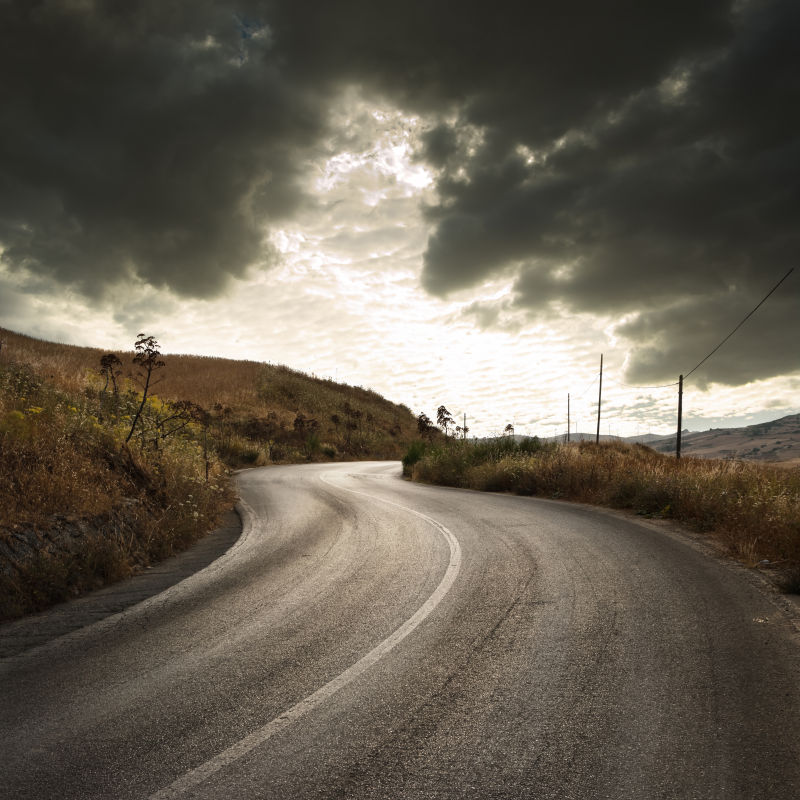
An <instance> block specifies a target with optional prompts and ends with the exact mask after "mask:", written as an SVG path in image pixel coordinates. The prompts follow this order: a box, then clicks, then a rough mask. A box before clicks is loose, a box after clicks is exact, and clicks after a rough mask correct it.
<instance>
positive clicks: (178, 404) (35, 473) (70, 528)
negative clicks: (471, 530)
mask: <svg viewBox="0 0 800 800" xmlns="http://www.w3.org/2000/svg"><path fill="white" fill-rule="evenodd" d="M0 341H2V349H0V619H5V618H10V617H14V616H18V615H19V614H23V613H27V612H29V611H33V610H38V609H41V608H45V607H47V606H48V605H50V604H52V603H54V602H58V601H60V600H63V599H66V598H68V597H71V596H74V595H76V594H80V593H81V592H83V591H86V590H87V589H91V588H94V587H97V586H100V585H103V584H104V583H107V582H111V581H113V580H117V579H119V578H122V577H125V576H126V575H129V574H131V573H132V572H134V571H136V570H138V569H140V568H142V567H143V566H146V565H149V564H150V563H152V562H154V561H156V560H158V559H160V558H163V557H165V556H167V555H170V554H171V553H173V552H176V551H178V550H180V549H182V548H184V547H186V546H187V545H188V544H189V543H191V542H192V541H194V540H195V539H196V538H198V537H199V536H201V535H202V534H203V533H205V532H206V531H208V530H209V529H211V528H213V526H214V525H215V524H216V521H217V519H218V518H219V515H220V513H221V512H222V511H224V510H225V509H226V508H229V507H230V506H231V505H232V503H233V500H234V496H233V492H232V489H231V484H230V468H232V467H239V466H243V465H248V464H255V465H261V464H269V463H277V462H284V463H285V462H293V461H311V460H316V461H324V460H333V459H355V458H397V457H399V456H400V454H401V453H402V452H403V451H404V450H405V449H406V448H407V445H408V443H409V442H410V441H411V440H412V438H413V437H414V435H415V434H416V420H415V418H414V416H413V415H412V414H411V411H410V410H409V409H407V408H405V407H403V406H398V405H395V404H393V403H390V402H389V401H387V400H385V399H384V398H382V397H380V396H379V395H377V394H376V393H374V392H371V391H368V390H365V389H361V388H357V387H350V386H341V385H337V384H335V383H333V382H332V381H326V380H319V379H316V378H313V377H310V376H308V375H303V374H302V373H298V372H295V371H293V370H291V369H288V368H286V367H280V366H271V365H265V364H257V363H255V362H248V361H232V360H228V359H221V358H202V357H198V356H170V355H163V356H161V355H160V354H159V353H154V354H151V355H152V359H151V360H150V366H151V367H152V373H151V375H150V378H151V381H150V384H149V386H148V391H147V392H146V393H145V392H144V386H145V383H146V380H145V378H146V374H147V370H146V369H144V367H146V364H145V363H143V362H142V361H141V359H140V362H139V363H138V364H137V363H135V362H134V355H135V354H134V352H118V353H113V354H109V353H107V352H105V351H103V350H98V349H93V348H86V347H74V346H69V345H61V344H54V343H52V342H45V341H40V340H37V339H33V338H31V337H28V336H23V335H20V334H16V333H13V332H11V331H7V330H3V329H0ZM103 363H105V368H103Z"/></svg>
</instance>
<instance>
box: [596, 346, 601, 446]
mask: <svg viewBox="0 0 800 800" xmlns="http://www.w3.org/2000/svg"><path fill="white" fill-rule="evenodd" d="M602 399H603V354H602V353H600V389H599V390H598V392H597V435H596V436H595V439H594V443H595V444H600V401H601V400H602Z"/></svg>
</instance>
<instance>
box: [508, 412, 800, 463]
mask: <svg viewBox="0 0 800 800" xmlns="http://www.w3.org/2000/svg"><path fill="white" fill-rule="evenodd" d="M516 438H517V439H521V438H524V437H521V436H518V437H516ZM565 438H566V437H565V435H564V434H562V435H559V436H548V437H546V438H545V439H543V441H546V442H563V441H564V440H565ZM675 439H676V436H675V434H671V435H669V436H664V435H663V434H657V433H646V434H643V435H641V436H606V435H603V434H601V435H600V441H601V442H609V441H617V442H628V443H629V444H634V443H637V442H638V443H639V444H646V445H647V446H648V447H652V448H653V449H654V450H656V451H658V452H659V453H674V452H675ZM594 440H595V434H594V433H572V434H570V441H572V442H582V441H590V442H593V441H594ZM681 453H682V454H684V455H687V456H698V457H700V458H743V459H747V460H751V461H769V462H772V463H781V464H783V463H788V464H795V463H796V464H800V414H791V415H789V416H787V417H782V418H781V419H776V420H773V421H772V422H759V423H757V424H755V425H748V426H747V427H744V428H712V429H711V430H708V431H694V432H691V431H688V430H686V431H684V432H683V435H682V437H681Z"/></svg>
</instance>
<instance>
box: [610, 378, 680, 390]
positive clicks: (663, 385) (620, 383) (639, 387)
mask: <svg viewBox="0 0 800 800" xmlns="http://www.w3.org/2000/svg"><path fill="white" fill-rule="evenodd" d="M611 380H612V381H614V383H616V384H618V385H619V386H624V387H625V388H626V389H666V388H668V387H670V386H677V385H678V381H673V382H672V383H662V384H660V385H659V386H631V385H630V384H629V383H623V382H622V381H621V380H619V379H618V378H611Z"/></svg>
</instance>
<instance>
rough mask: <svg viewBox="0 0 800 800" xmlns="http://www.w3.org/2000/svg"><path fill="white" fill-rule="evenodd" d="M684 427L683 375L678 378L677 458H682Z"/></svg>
mask: <svg viewBox="0 0 800 800" xmlns="http://www.w3.org/2000/svg"><path fill="white" fill-rule="evenodd" d="M682 427H683V375H680V376H679V377H678V438H677V439H676V440H675V458H680V457H681V428H682Z"/></svg>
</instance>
